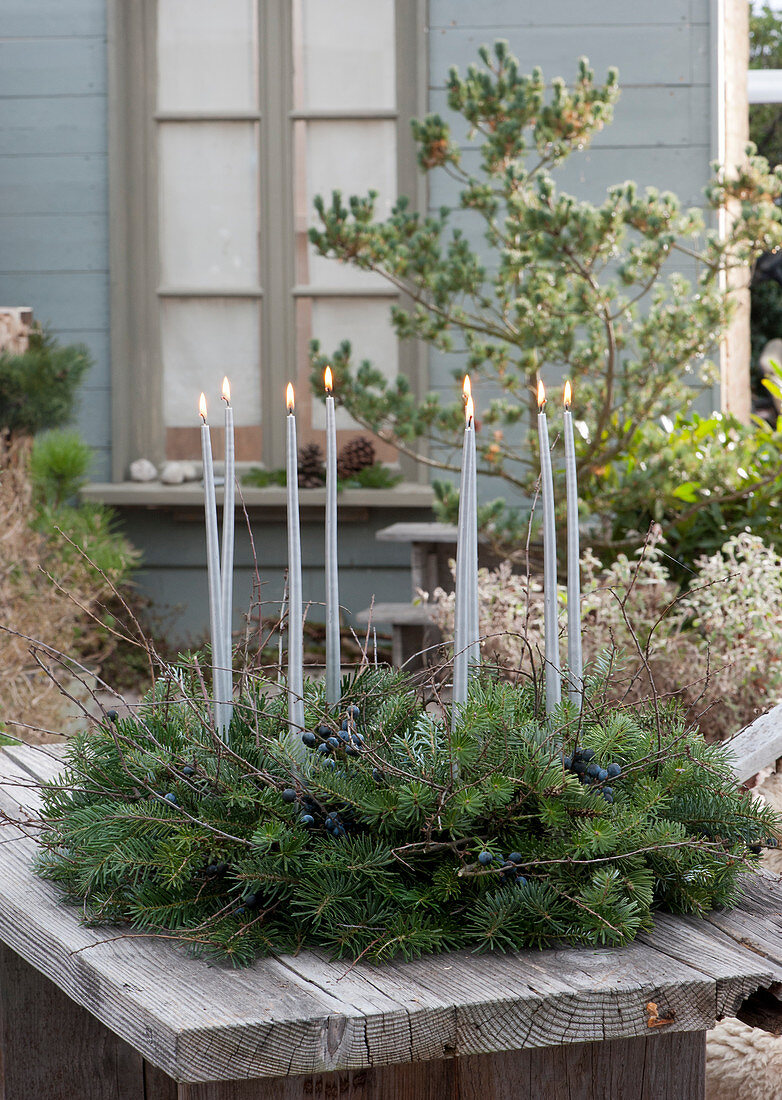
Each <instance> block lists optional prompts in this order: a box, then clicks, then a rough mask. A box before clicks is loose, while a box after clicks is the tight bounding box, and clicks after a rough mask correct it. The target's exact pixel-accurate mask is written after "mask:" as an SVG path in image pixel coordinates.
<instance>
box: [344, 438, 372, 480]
mask: <svg viewBox="0 0 782 1100" xmlns="http://www.w3.org/2000/svg"><path fill="white" fill-rule="evenodd" d="M374 464H375V446H374V444H373V443H372V440H371V439H367V437H366V436H364V435H357V436H356V438H355V439H351V440H350V441H349V442H348V443H346V444H345V446H344V447H343V448H342V450H341V451H340V452H339V454H338V455H337V476H338V477H339V478H341V479H342V480H343V481H347V480H348V478H351V477H354V476H355V475H356V474H357V473H359V472H360V471H361V470H365V469H366V468H367V466H374Z"/></svg>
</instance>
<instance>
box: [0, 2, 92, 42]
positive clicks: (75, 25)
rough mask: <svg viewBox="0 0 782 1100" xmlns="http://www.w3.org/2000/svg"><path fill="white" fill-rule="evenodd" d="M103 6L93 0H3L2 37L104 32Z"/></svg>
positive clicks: (78, 34)
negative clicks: (32, 2)
mask: <svg viewBox="0 0 782 1100" xmlns="http://www.w3.org/2000/svg"><path fill="white" fill-rule="evenodd" d="M105 33H106V6H105V4H98V3H95V0H68V3H67V4H63V2H62V0H36V2H35V4H31V3H30V0H3V36H4V37H6V38H27V37H33V36H36V35H37V36H41V35H51V36H54V35H62V36H67V37H78V36H81V35H105Z"/></svg>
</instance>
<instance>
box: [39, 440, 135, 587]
mask: <svg viewBox="0 0 782 1100" xmlns="http://www.w3.org/2000/svg"><path fill="white" fill-rule="evenodd" d="M91 462H92V448H91V447H90V446H89V444H87V443H85V442H84V440H83V439H82V437H81V436H80V435H79V433H78V432H74V431H63V430H57V431H49V432H46V433H44V434H43V435H39V436H37V437H36V438H35V440H34V441H33V446H32V451H31V453H30V467H29V468H30V481H31V485H32V491H33V504H34V506H35V514H34V517H32V519H31V522H32V525H33V527H34V529H35V530H36V531H38V532H39V533H40V534H42V535H44V537H45V538H46V540H47V543H48V547H49V551H48V556H49V559H50V561H49V567H50V568H51V569H52V570H53V571H54V573H55V574H57V575H58V577H59V578H60V579H61V580H64V579H65V578H64V576H63V574H64V573H71V574H72V572H73V569H74V567H78V572H79V573H80V574H84V573H85V571H86V575H87V576H86V578H85V579H91V580H92V581H93V582H94V583H95V584H96V587H97V588H98V589H100V588H103V584H104V582H103V580H102V579H101V577H100V573H104V574H105V576H106V577H107V578H108V579H109V580H110V581H111V583H112V584H115V585H119V584H122V583H123V582H124V581H126V580H127V579H128V576H129V575H130V573H131V571H132V569H133V568H134V566H135V565H136V563H137V562H138V558H139V553H138V551H137V550H136V549H135V548H134V547H133V546H132V545H131V544H130V543H129V542H128V540H127V539H126V538H125V536H124V534H123V533H122V531H121V530H120V527H119V520H118V518H117V513H116V512H115V511H114V509H113V508H109V507H107V506H106V505H104V504H100V503H97V502H93V501H79V500H74V498H75V497H76V496H77V494H78V491H79V489H80V488H81V486H82V485H83V483H84V481H85V480H86V477H87V472H88V470H89V467H90V463H91Z"/></svg>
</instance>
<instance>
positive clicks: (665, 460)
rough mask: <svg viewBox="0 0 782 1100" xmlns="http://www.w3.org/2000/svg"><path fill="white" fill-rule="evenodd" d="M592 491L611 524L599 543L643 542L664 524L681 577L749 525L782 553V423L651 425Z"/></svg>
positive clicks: (591, 498) (590, 500)
mask: <svg viewBox="0 0 782 1100" xmlns="http://www.w3.org/2000/svg"><path fill="white" fill-rule="evenodd" d="M584 494H585V495H584V502H585V507H586V509H587V511H589V512H592V511H594V512H598V511H599V510H600V509H601V507H602V509H603V510H604V514H605V515H607V516H608V523H609V524H610V527H607V528H605V529H604V530H603V532H602V537H601V536H600V535H598V537H597V538H596V539H595V545H596V546H598V547H600V546H603V547H604V548H605V547H608V548H609V549H610V550H612V551H614V552H615V551H616V549H619V548H626V547H628V546H630V545H637V543H638V541H639V534H640V535H641V537H643V535H644V533H645V532H646V531H647V530H648V529H649V525H650V524H651V523H658V524H660V526H661V527H662V529H663V531H664V532H665V538H666V543H667V545H666V550H667V552H668V553H669V554H670V555H671V557H672V558H673V559H675V562H673V563H672V564H674V565H675V563H676V562H678V563H679V564H680V568H679V570H678V576H679V578H680V579H683V578H684V577H685V576H687V575H688V574H689V573H690V572H691V571H692V569H693V568H694V565H695V562H696V560H697V559H698V558H699V557H700V556H701V555H702V554H713V553H715V552H716V551H717V550H719V549H720V547H721V546H722V545H723V544H724V543H725V542H727V541H728V539H729V538H731V537H732V536H734V535H737V534H738V533H740V532H742V531H745V530H747V529H751V530H752V531H753V533H754V534H756V535H757V536H758V537H759V538H762V539H763V541H764V542H765V543H766V544H767V545H769V546H773V547H775V548H777V549H778V550H782V425H780V424H777V426H776V427H773V428H772V427H771V426H769V425H768V424H766V423H765V422H764V421H761V422H758V423H756V424H753V425H752V426H748V425H746V424H742V423H741V422H740V421H738V420H736V419H735V418H734V417H731V416H728V415H724V414H721V413H715V414H714V415H713V416H711V417H701V416H699V415H698V414H697V413H690V414H689V415H688V416H679V417H677V418H676V421H675V423H674V424H673V425H671V424H663V425H660V424H656V423H654V422H649V423H646V424H643V425H642V426H640V427H639V428H638V429H637V431H636V433H635V435H634V437H633V440H632V444H631V446H629V447H628V449H627V451H626V453H624V454H622V455H619V456H617V457H616V458H614V459H612V460H611V461H609V462H607V463H606V465H605V467H604V468H603V470H602V471H601V479H600V482H599V484H597V483H595V482H591V483H589V482H588V483H587V484H586V486H585V487H584Z"/></svg>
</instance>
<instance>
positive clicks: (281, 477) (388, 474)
mask: <svg viewBox="0 0 782 1100" xmlns="http://www.w3.org/2000/svg"><path fill="white" fill-rule="evenodd" d="M287 480H288V478H287V475H286V473H285V470H284V469H281V470H264V469H262V468H261V467H260V466H253V467H252V469H250V470H248V471H247V473H246V474H245V475H244V477H243V478H242V484H243V485H251V486H253V487H254V488H256V489H266V488H268V486H269V485H282V486H284V485H286V484H287ZM401 480H402V475H401V474H399V473H397V472H396V471H395V470H392V469H390V468H389V467H388V466H385V465H384V464H383V463H382V462H374V463H373V464H372V465H371V466H365V467H364V469H363V470H359V471H358V472H357V473H355V474H353V476H352V477H349V478H346V479H344V478H340V480H339V481H338V482H337V489H338V491H340V492H341V491H342V490H343V489H393V487H394V486H395V485H398V484H399V482H400V481H401Z"/></svg>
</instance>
